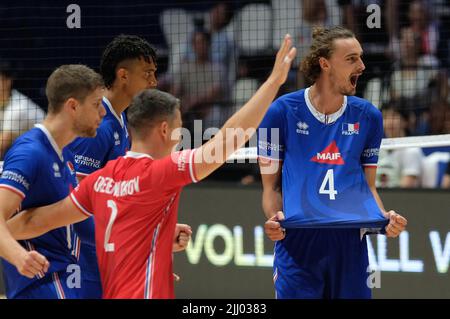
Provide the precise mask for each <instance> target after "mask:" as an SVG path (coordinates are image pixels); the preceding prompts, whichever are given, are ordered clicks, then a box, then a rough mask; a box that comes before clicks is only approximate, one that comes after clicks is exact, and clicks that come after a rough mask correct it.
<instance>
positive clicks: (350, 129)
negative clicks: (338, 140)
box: [342, 122, 359, 135]
mask: <svg viewBox="0 0 450 319" xmlns="http://www.w3.org/2000/svg"><path fill="white" fill-rule="evenodd" d="M353 134H359V122H356V123H344V124H342V135H353Z"/></svg>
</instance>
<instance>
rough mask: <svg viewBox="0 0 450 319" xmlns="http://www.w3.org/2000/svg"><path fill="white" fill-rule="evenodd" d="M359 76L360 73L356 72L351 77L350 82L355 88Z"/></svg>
mask: <svg viewBox="0 0 450 319" xmlns="http://www.w3.org/2000/svg"><path fill="white" fill-rule="evenodd" d="M358 77H359V74H355V75H352V76H351V77H350V83H351V85H352V86H353V87H354V88H356V83H357V82H358Z"/></svg>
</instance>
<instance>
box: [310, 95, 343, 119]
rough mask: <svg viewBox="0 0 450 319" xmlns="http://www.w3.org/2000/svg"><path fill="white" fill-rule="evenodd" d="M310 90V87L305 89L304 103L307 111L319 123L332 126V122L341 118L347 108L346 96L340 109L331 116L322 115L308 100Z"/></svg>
mask: <svg viewBox="0 0 450 319" xmlns="http://www.w3.org/2000/svg"><path fill="white" fill-rule="evenodd" d="M310 89H311V87H308V88H306V89H305V102H306V105H307V106H308V109H309V111H310V112H311V114H312V115H313V116H314V117H315V118H316V119H317V120H318V121H319V122H321V123H324V124H332V123H334V122H336V121H337V120H338V119H339V118H340V117H341V116H342V114H344V112H345V110H346V108H347V96H346V95H344V102H343V103H342V106H341V108H340V109H339V110H338V111H337V112H335V113H333V114H327V115H325V114H323V113H320V112H319V111H318V110H317V109H316V108H315V107H314V105H313V104H312V102H311V100H310V99H309V90H310Z"/></svg>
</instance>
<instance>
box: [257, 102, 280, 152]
mask: <svg viewBox="0 0 450 319" xmlns="http://www.w3.org/2000/svg"><path fill="white" fill-rule="evenodd" d="M282 106H283V105H282V104H281V103H280V102H279V101H278V100H277V101H275V102H273V103H272V105H271V106H270V107H269V110H268V111H267V113H266V115H265V116H264V119H263V121H262V122H261V124H260V126H259V128H258V157H263V158H269V159H273V160H283V159H284V114H283V108H282Z"/></svg>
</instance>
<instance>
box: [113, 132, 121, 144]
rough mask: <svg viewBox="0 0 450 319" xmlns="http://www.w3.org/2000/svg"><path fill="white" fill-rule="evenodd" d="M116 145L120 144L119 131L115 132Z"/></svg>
mask: <svg viewBox="0 0 450 319" xmlns="http://www.w3.org/2000/svg"><path fill="white" fill-rule="evenodd" d="M114 145H120V140H119V133H117V132H114Z"/></svg>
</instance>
